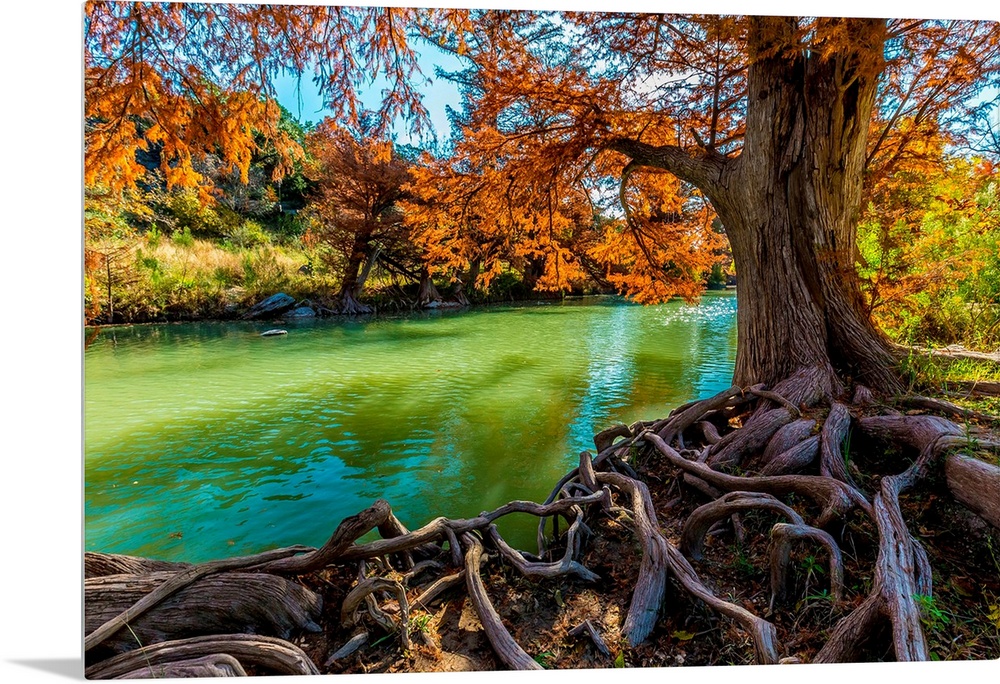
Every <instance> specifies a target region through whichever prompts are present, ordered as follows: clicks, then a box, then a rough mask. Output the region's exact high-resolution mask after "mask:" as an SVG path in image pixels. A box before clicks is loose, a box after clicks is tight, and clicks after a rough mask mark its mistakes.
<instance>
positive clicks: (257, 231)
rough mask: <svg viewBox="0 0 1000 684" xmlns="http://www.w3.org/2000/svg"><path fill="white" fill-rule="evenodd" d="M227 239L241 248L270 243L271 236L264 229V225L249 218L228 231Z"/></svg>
mask: <svg viewBox="0 0 1000 684" xmlns="http://www.w3.org/2000/svg"><path fill="white" fill-rule="evenodd" d="M227 239H228V240H229V243H230V244H232V245H233V246H235V247H239V248H241V249H247V248H250V247H259V246H262V245H269V244H271V238H270V236H269V235H268V234H267V233H266V232H265V231H264V227H263V226H262V225H260V224H259V223H257V222H256V221H254V220H251V219H248V220H246V221H244V222H243V223H241V224H240V225H239V226H237V227H236V228H235V229H233V230H231V231H229V234H228V235H227Z"/></svg>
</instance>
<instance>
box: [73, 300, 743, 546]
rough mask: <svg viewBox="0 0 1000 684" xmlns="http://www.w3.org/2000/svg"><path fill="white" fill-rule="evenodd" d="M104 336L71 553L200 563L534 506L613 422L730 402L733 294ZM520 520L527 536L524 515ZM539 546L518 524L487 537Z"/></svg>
mask: <svg viewBox="0 0 1000 684" xmlns="http://www.w3.org/2000/svg"><path fill="white" fill-rule="evenodd" d="M270 327H275V326H274V325H273V324H267V323H225V324H224V323H198V324H174V325H155V326H132V327H118V328H105V329H102V330H101V331H100V332H99V333H98V334H97V337H96V339H95V340H94V341H93V343H92V344H91V345H90V346H89V347H88V349H87V351H86V353H85V359H84V363H85V402H84V405H85V416H84V420H85V548H86V549H87V550H88V551H105V552H111V553H128V554H133V555H140V556H148V557H153V558H163V559H170V560H185V561H192V562H200V561H205V560H210V559H213V558H220V557H224V556H234V555H242V554H248V553H254V552H257V551H261V550H264V549H267V548H274V547H277V546H286V545H291V544H308V545H313V546H318V545H321V544H322V543H323V542H324V541H325V540H326V539H327V537H329V535H330V534H331V533H332V531H333V530H334V529H335V528H336V526H337V524H338V523H339V522H340V520H341V519H343V518H344V517H345V516H348V515H352V514H354V513H357V512H358V511H359V510H361V509H363V508H365V507H367V506H369V505H370V504H371V503H372V501H374V500H375V499H377V498H384V499H386V500H388V501H389V503H390V504H391V505H392V507H393V510H394V512H395V514H396V516H397V517H399V518H400V520H401V521H402V522H403V523H404V524H405V525H407V526H408V527H410V528H411V529H413V528H415V527H419V526H420V525H422V524H424V523H426V522H427V521H428V520H430V519H431V518H433V517H436V516H439V515H444V516H448V517H465V516H473V515H476V514H478V513H480V512H481V511H484V510H489V509H492V508H494V507H496V506H499V505H502V504H503V503H505V502H507V501H509V500H511V499H531V500H535V501H541V500H543V499H544V498H545V496H546V495H547V494H548V493H549V490H550V489H551V488H552V486H553V485H554V484H555V482H556V481H557V480H558V479H559V477H561V476H562V475H563V474H564V473H565V472H566V471H567V470H569V469H570V468H572V467H574V464H575V463H576V461H577V460H578V454H579V452H580V451H581V450H583V449H591V450H592V449H593V435H594V433H595V432H598V431H600V430H602V429H604V428H606V427H608V426H610V425H613V424H615V423H619V422H624V423H631V422H634V421H636V420H640V419H652V418H660V417H663V416H664V415H666V413H667V412H668V411H669V410H670V408H671V407H673V406H675V405H677V404H679V403H683V402H685V401H689V400H691V399H694V398H699V397H706V396H710V395H712V394H714V393H716V392H718V391H720V390H722V389H725V388H726V387H729V385H730V381H731V378H732V369H733V363H734V360H735V349H736V337H735V336H736V297H735V295H734V294H732V293H706V295H705V297H704V298H703V300H702V304H701V305H700V306H695V307H691V306H687V305H685V304H683V303H680V302H671V303H669V304H665V305H662V306H653V307H641V306H636V305H631V304H627V303H625V302H622V301H621V300H620V299H617V298H585V299H583V300H567V301H566V302H565V303H563V304H558V303H557V304H534V303H530V304H524V305H517V306H503V307H487V308H481V309H474V310H469V311H463V312H449V313H435V314H414V315H412V316H407V317H398V318H380V319H376V320H353V321H340V320H333V321H329V320H326V321H314V322H308V323H287V324H282V325H281V327H282V328H284V329H287V330H288V335H284V336H280V337H270V338H266V337H260V332H262V331H263V330H266V329H268V328H270ZM522 518H525V519H522ZM501 530H502V531H503V532H504V534H505V535H506V536H507V537H508V538H509V540H510V541H511V542H512V543H514V544H515V545H520V546H521V548H525V549H527V550H534V522H533V521H532V520H528V519H526V516H516V517H515V518H514V519H512V520H511V521H508V522H506V523H505V524H502V525H501Z"/></svg>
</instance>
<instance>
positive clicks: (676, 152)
mask: <svg viewBox="0 0 1000 684" xmlns="http://www.w3.org/2000/svg"><path fill="white" fill-rule="evenodd" d="M607 149H609V150H614V151H615V152H619V153H621V154H624V155H625V156H626V157H628V158H629V159H631V160H632V164H634V165H636V166H648V167H652V168H655V169H663V170H665V171H669V172H670V173H672V174H674V175H675V176H677V177H678V178H680V179H681V180H683V181H687V182H688V183H691V184H692V185H695V186H697V187H698V188H699V189H700V190H702V191H703V192H704V193H705V194H706V195H708V196H710V197H711V195H712V194H713V193H714V192H715V190H716V189H718V187H719V184H720V179H721V176H722V171H723V169H724V168H725V167H726V164H727V162H728V161H729V160H728V159H727V158H726V157H724V156H722V155H721V154H718V153H717V152H713V151H707V150H706V151H702V152H699V153H695V154H692V153H690V152H688V151H687V150H684V149H683V148H681V147H678V146H676V145H650V144H648V143H644V142H640V141H638V140H631V139H629V138H615V139H614V140H612V141H611V142H610V143H608V145H607Z"/></svg>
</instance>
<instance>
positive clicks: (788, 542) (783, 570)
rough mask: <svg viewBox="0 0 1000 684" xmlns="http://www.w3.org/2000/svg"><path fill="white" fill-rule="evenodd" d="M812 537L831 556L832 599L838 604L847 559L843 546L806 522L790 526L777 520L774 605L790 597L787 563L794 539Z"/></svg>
mask: <svg viewBox="0 0 1000 684" xmlns="http://www.w3.org/2000/svg"><path fill="white" fill-rule="evenodd" d="M799 539H811V540H813V541H815V542H818V543H819V544H820V545H822V546H823V547H824V548H825V549H826V551H827V554H829V556H830V599H831V600H832V601H833V603H835V604H836V603H839V602H840V599H841V597H842V596H843V594H844V560H843V557H842V556H841V553H840V547H839V546H837V542H835V541H834V540H833V537H831V536H830V535H829V534H827V533H826V532H824V531H823V530H819V529H816V528H815V527H810V526H808V525H804V524H801V523H800V524H793V525H788V524H785V523H778V524H776V525H775V526H774V527H772V528H771V552H770V559H771V605H770V608H771V610H772V611H773V610H774V608H775V606H777V605H778V604H779V603H782V602H784V601H785V600H786V598H787V589H788V562H789V559H790V557H791V550H792V542H793V541H796V540H799Z"/></svg>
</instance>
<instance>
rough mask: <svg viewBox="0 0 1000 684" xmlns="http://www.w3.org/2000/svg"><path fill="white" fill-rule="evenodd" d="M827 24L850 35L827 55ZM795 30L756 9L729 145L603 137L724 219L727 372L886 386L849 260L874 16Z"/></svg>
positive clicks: (877, 68)
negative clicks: (732, 329)
mask: <svg viewBox="0 0 1000 684" xmlns="http://www.w3.org/2000/svg"><path fill="white" fill-rule="evenodd" d="M838 22H847V24H848V26H847V27H846V28H847V30H848V31H849V33H850V35H851V36H852V38H853V40H854V42H853V44H852V46H851V47H850V48H846V49H838V50H836V51H833V53H832V55H831V56H828V55H825V54H824V51H823V50H822V42H823V40H824V38H823V34H824V32H825V31H826V30H829V29H831V28H833V27H834V25H835V24H836V23H838ZM797 28H798V27H797V25H796V21H795V20H794V19H789V18H781V17H756V18H754V25H753V26H752V27H751V30H750V32H749V35H750V37H751V39H750V42H751V44H750V46H749V53H750V58H751V62H750V66H749V69H748V74H747V90H748V97H747V117H746V132H745V135H744V144H743V150H742V152H741V153H740V155H739V156H738V157H735V158H727V157H723V156H721V155H719V154H718V153H716V152H715V151H713V150H711V149H704V150H701V151H697V150H695V151H692V150H689V149H682V148H680V147H676V146H670V145H667V146H659V147H654V146H650V145H643V144H641V143H638V142H636V141H624V140H615V141H612V143H611V144H610V145H609V146H610V148H611V149H614V150H617V151H619V152H622V153H623V154H625V155H627V156H629V157H631V158H632V160H633V162H636V163H638V164H640V165H645V166H652V167H655V168H661V169H666V170H668V171H670V172H672V173H674V174H675V175H677V176H678V177H679V178H681V179H682V180H684V181H687V182H689V183H692V184H694V185H695V186H697V187H698V188H700V189H701V190H702V191H703V192H704V193H705V195H706V196H707V197H708V198H709V200H710V201H711V202H712V204H713V206H714V207H715V210H716V212H717V213H718V215H719V217H720V218H721V219H722V222H723V224H724V225H725V227H726V234H727V235H728V237H729V241H730V245H731V247H732V251H733V259H734V262H735V265H736V268H737V271H738V272H739V278H740V286H739V299H740V306H739V308H738V310H737V336H738V339H737V356H736V370H735V373H734V379H733V382H734V384H736V385H739V386H741V387H748V386H751V385H753V384H756V383H763V384H764V385H766V386H768V387H773V386H774V385H775V384H777V383H778V382H780V381H781V380H783V379H784V378H787V377H789V376H792V375H795V374H796V373H798V372H800V371H802V370H803V369H809V370H810V372H811V373H812V375H813V377H814V378H815V381H816V383H817V386H816V389H817V390H818V391H819V392H820V393H821V394H828V395H838V394H840V393H841V391H842V389H843V387H842V385H841V379H842V378H846V377H850V378H851V379H854V380H856V381H860V382H863V383H864V384H866V385H867V386H868V387H871V388H872V389H874V390H876V391H881V392H884V393H893V392H896V391H898V390H900V389H901V384H900V381H899V378H898V377H897V375H896V373H895V371H894V367H895V358H894V355H893V353H892V349H891V346H890V343H889V342H888V340H887V339H886V338H885V337H884V336H883V335H882V334H881V333H880V332H879V331H878V330H876V328H875V327H874V325H873V324H872V322H871V319H870V317H869V316H868V314H867V313H866V311H865V307H864V302H863V298H862V293H861V288H860V282H859V280H858V277H857V274H856V271H855V268H854V255H855V251H856V246H855V233H856V228H857V221H858V217H859V216H860V209H861V189H862V174H863V170H864V162H865V150H866V144H867V132H868V122H869V120H870V116H871V112H872V107H873V105H874V101H875V94H876V84H877V79H878V75H879V73H880V72H881V70H882V67H883V61H882V59H883V58H882V49H883V45H884V41H885V31H886V29H885V22H884V21H879V20H872V19H821V20H820V21H819V24H818V29H817V32H816V36H815V37H814V38H813V41H814V43H815V42H818V43H819V45H816V44H814V45H811V46H806V45H804V44H802V43H801V42H800V40H801V39H800V38H799V37H798V35H797ZM790 399H791V398H790ZM792 401H793V403H794V399H792Z"/></svg>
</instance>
